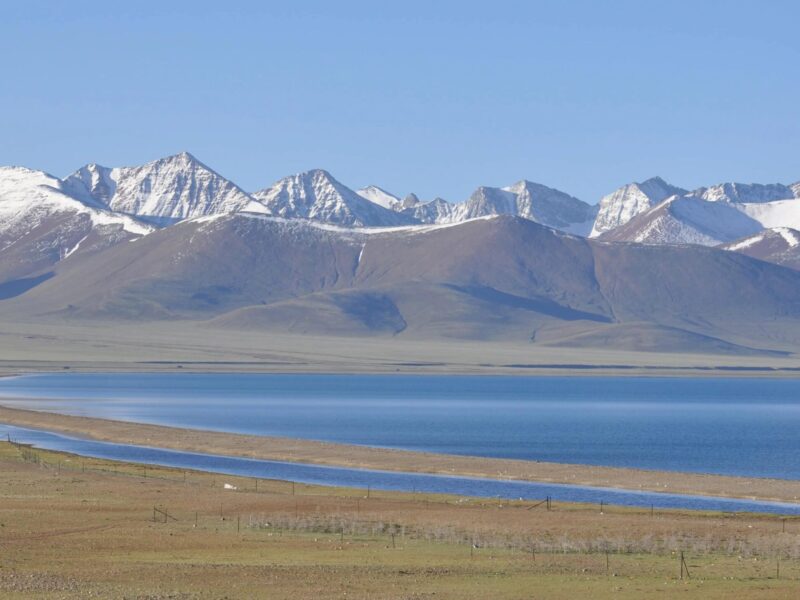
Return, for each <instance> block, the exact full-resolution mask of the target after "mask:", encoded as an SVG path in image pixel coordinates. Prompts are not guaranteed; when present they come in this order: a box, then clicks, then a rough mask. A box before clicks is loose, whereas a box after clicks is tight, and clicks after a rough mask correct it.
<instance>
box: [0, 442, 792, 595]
mask: <svg viewBox="0 0 800 600" xmlns="http://www.w3.org/2000/svg"><path fill="white" fill-rule="evenodd" d="M226 484H227V485H228V486H234V487H235V488H236V489H226V488H225V485H226ZM681 551H683V552H684V556H685V561H686V566H687V568H688V571H689V574H688V575H687V574H686V573H684V577H683V579H681V578H680V552H681ZM799 593H800V521H796V520H793V519H788V520H783V519H781V518H778V517H775V516H766V515H762V516H759V515H730V514H698V513H690V512H678V511H656V512H655V513H654V514H651V513H650V511H648V510H638V509H623V508H618V507H608V506H606V507H605V509H604V511H603V512H602V513H601V512H600V509H599V507H597V506H587V505H566V504H555V505H553V506H552V509H551V510H547V507H546V505H544V504H542V505H538V506H537V505H536V503H533V502H506V501H498V500H480V499H465V498H456V497H445V496H431V495H420V494H399V493H384V492H374V491H372V492H369V493H367V492H366V491H364V490H352V489H340V488H323V487H314V486H304V485H293V484H291V483H288V482H280V481H266V480H258V481H256V480H253V479H244V478H236V477H229V476H221V475H218V474H212V473H199V472H184V471H180V470H175V469H167V468H160V467H150V466H147V467H146V466H143V465H134V464H130V463H118V462H112V461H103V460H95V459H84V458H82V457H77V456H71V455H67V454H60V453H54V452H45V451H38V450H36V451H33V450H30V449H29V448H27V447H24V446H16V445H13V444H9V443H5V442H4V443H2V444H0V596H2V597H3V598H91V597H94V598H141V599H157V598H287V599H289V598H291V599H303V598H313V599H319V598H409V599H411V598H414V599H422V598H433V599H441V598H474V599H478V598H480V599H483V598H500V599H502V598H526V599H532V598H556V599H557V598H565V599H566V598H570V599H571V598H599V599H602V598H672V597H678V598H704V599H705V598H796V597H798V594H799Z"/></svg>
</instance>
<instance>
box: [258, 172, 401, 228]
mask: <svg viewBox="0 0 800 600" xmlns="http://www.w3.org/2000/svg"><path fill="white" fill-rule="evenodd" d="M253 197H254V198H256V200H258V201H260V202H261V203H262V204H263V205H264V206H265V207H266V208H267V210H268V211H269V213H270V214H273V215H276V216H280V217H285V218H301V219H314V220H318V221H324V222H326V223H333V224H337V225H346V226H351V227H353V226H356V227H363V226H391V225H404V224H409V223H411V222H413V220H412V219H411V218H409V217H408V216H406V215H403V214H400V213H398V212H395V211H393V210H389V209H387V208H384V207H383V206H381V205H379V204H376V203H374V202H372V201H371V200H368V199H367V198H364V197H362V196H360V195H359V194H357V193H356V192H354V191H353V190H351V189H350V188H348V187H347V186H345V185H344V184H342V183H340V182H339V181H337V180H336V179H335V178H334V177H333V176H332V175H331V174H330V173H328V172H327V171H325V170H323V169H313V170H310V171H305V172H303V173H298V174H296V175H291V176H289V177H284V178H283V179H281V180H279V181H278V182H277V183H275V184H274V185H273V186H272V187H270V188H267V189H264V190H261V191H258V192H255V193H254V194H253Z"/></svg>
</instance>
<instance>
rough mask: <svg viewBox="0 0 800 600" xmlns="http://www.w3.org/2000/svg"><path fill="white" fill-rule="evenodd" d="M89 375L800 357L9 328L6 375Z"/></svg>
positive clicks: (644, 366)
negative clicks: (76, 372) (79, 372)
mask: <svg viewBox="0 0 800 600" xmlns="http://www.w3.org/2000/svg"><path fill="white" fill-rule="evenodd" d="M65 368H69V369H71V370H82V371H92V372H99V371H168V372H175V371H177V370H181V371H184V372H186V371H195V372H197V371H199V372H208V371H214V372H223V371H225V372H258V373H267V372H281V373H286V372H296V373H303V372H315V373H415V374H420V373H441V374H447V373H465V374H497V375H628V376H631V375H661V376H692V377H705V376H725V377H736V376H754V375H757V376H759V377H797V376H798V375H799V374H800V355H786V356H740V355H729V354H718V355H715V354H699V353H693V352H691V351H689V350H687V351H685V352H641V351H639V352H634V351H626V350H616V349H614V348H611V347H599V348H567V347H564V348H560V347H553V346H542V345H537V344H531V343H521V342H496V341H469V340H460V339H458V340H456V339H446V338H437V339H414V338H409V339H406V338H403V337H341V336H333V335H331V336H319V335H317V336H313V335H295V334H281V333H272V332H270V333H265V332H261V331H235V332H233V331H226V330H221V329H215V328H209V327H208V325H207V324H204V323H202V322H194V321H172V322H170V321H159V322H141V321H118V322H111V323H103V322H92V323H88V322H75V323H71V322H69V321H66V322H65V321H53V322H25V321H17V320H8V319H5V318H4V319H3V320H2V322H0V374H4V373H5V374H9V373H24V372H42V371H45V372H50V371H58V370H63V369H65Z"/></svg>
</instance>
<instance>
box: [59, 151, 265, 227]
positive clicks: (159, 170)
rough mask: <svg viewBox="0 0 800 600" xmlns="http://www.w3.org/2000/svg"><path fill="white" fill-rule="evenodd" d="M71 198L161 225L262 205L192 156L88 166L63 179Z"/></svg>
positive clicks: (255, 207)
mask: <svg viewBox="0 0 800 600" xmlns="http://www.w3.org/2000/svg"><path fill="white" fill-rule="evenodd" d="M64 186H65V189H66V190H67V191H68V192H69V193H71V194H72V195H73V196H75V197H77V198H80V199H83V200H84V201H85V202H87V203H93V204H94V205H95V206H98V207H105V208H109V209H111V210H113V211H115V212H119V213H123V214H128V215H136V216H138V217H141V218H143V219H147V220H150V221H152V222H154V223H158V224H169V223H173V222H175V221H180V220H181V219H186V218H189V217H199V216H204V215H211V214H224V213H231V212H238V211H252V212H265V209H264V207H263V206H261V205H260V204H259V203H258V202H256V201H255V200H254V199H253V198H252V197H251V196H250V195H249V194H247V193H246V192H244V191H243V190H242V189H240V188H239V187H238V186H237V185H236V184H234V183H232V182H231V181H228V180H227V179H225V178H224V177H222V176H221V175H219V174H218V173H216V172H215V171H213V170H211V169H210V168H208V167H207V166H206V165H204V164H203V163H201V162H200V161H199V160H197V159H196V158H195V157H194V156H192V155H191V154H189V153H188V152H182V153H180V154H176V155H174V156H168V157H166V158H161V159H159V160H155V161H153V162H149V163H147V164H145V165H142V166H140V167H117V168H108V167H103V166H100V165H97V164H90V165H86V166H85V167H82V168H80V169H78V170H77V171H76V172H75V173H73V174H72V175H70V176H69V177H67V178H66V179H65V180H64Z"/></svg>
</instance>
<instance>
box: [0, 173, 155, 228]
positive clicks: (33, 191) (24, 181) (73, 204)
mask: <svg viewBox="0 0 800 600" xmlns="http://www.w3.org/2000/svg"><path fill="white" fill-rule="evenodd" d="M54 218H55V219H61V220H65V219H71V218H76V219H78V220H83V221H85V220H86V219H87V218H88V220H89V222H91V224H92V225H94V226H112V227H114V228H117V229H120V230H123V231H126V232H128V233H130V234H133V235H137V236H140V235H146V234H148V233H150V232H151V231H152V228H151V227H149V226H148V225H146V224H144V223H142V222H140V221H137V220H136V219H133V218H131V217H128V216H125V215H120V214H116V213H114V212H112V211H109V210H106V209H99V208H97V207H95V206H91V205H87V204H86V203H84V202H81V201H80V199H78V198H75V197H73V196H72V195H70V193H69V189H68V186H65V185H64V183H63V182H62V181H61V180H59V179H58V178H56V177H53V176H52V175H49V174H48V173H45V172H43V171H35V170H33V169H27V168H25V167H0V237H10V238H13V237H14V236H17V235H19V234H21V233H23V232H30V231H33V230H34V229H35V228H37V227H39V226H40V225H42V224H43V223H45V222H46V221H47V220H48V219H54ZM82 226H84V225H82Z"/></svg>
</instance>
